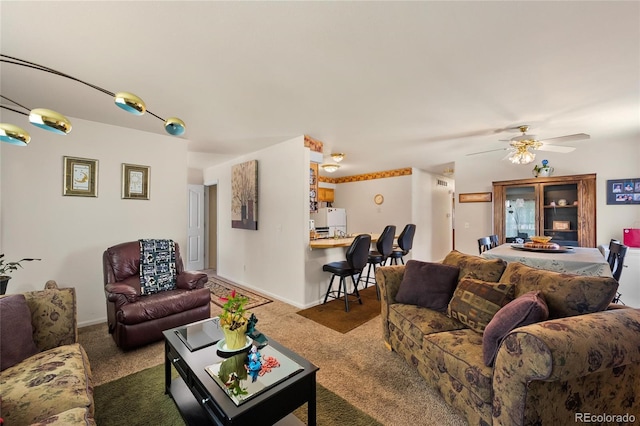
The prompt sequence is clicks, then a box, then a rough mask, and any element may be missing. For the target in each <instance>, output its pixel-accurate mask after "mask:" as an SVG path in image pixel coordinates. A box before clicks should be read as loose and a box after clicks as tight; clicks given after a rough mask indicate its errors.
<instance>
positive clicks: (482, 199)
mask: <svg viewBox="0 0 640 426" xmlns="http://www.w3.org/2000/svg"><path fill="white" fill-rule="evenodd" d="M491 196H492V193H491V192H469V193H467V194H460V195H459V196H458V200H459V201H460V202H461V203H490V202H491Z"/></svg>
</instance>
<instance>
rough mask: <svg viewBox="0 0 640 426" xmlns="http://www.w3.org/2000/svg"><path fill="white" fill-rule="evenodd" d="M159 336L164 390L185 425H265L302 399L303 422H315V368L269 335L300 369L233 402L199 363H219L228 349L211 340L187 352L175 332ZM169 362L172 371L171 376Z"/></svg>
mask: <svg viewBox="0 0 640 426" xmlns="http://www.w3.org/2000/svg"><path fill="white" fill-rule="evenodd" d="M163 334H164V339H165V393H167V394H169V395H171V397H172V398H173V400H174V401H175V403H176V405H177V406H178V409H179V410H180V413H181V414H182V417H183V418H184V420H185V421H186V422H187V424H189V425H207V424H215V425H256V424H262V425H270V424H274V423H276V422H278V421H279V420H280V419H283V418H284V417H286V416H287V415H289V414H290V413H291V412H293V411H294V410H295V409H296V408H298V407H300V406H301V405H303V404H304V403H307V404H308V423H307V424H308V425H315V424H316V371H318V367H316V366H315V365H313V364H311V363H310V362H309V361H307V360H306V359H304V358H302V357H301V356H300V355H298V354H296V353H295V352H293V351H291V350H289V349H287V348H285V347H284V346H282V345H280V344H279V343H278V342H275V341H274V340H273V339H269V345H270V346H272V347H273V348H275V349H276V350H277V351H279V352H280V353H282V354H283V355H285V356H286V357H288V358H289V359H291V360H293V361H294V362H296V363H297V364H299V365H300V366H301V367H302V368H303V370H302V371H300V372H298V373H296V374H295V375H293V376H291V377H289V378H287V379H285V380H283V381H282V382H280V383H278V384H276V385H274V386H272V387H270V388H268V389H266V390H265V391H263V392H261V393H259V394H257V395H256V396H254V397H252V398H251V399H249V400H247V401H245V402H243V403H242V404H240V405H236V404H235V403H234V402H233V401H232V400H231V398H230V397H229V396H228V395H227V394H226V392H225V391H224V390H223V389H222V388H221V387H220V385H218V383H216V382H215V381H214V380H213V379H212V378H211V376H210V375H209V373H207V372H206V371H205V367H207V366H209V365H211V364H213V363H216V362H220V361H222V360H224V359H225V357H226V356H228V354H223V353H219V352H218V350H217V348H216V345H211V346H207V347H204V348H202V349H198V350H195V351H193V352H192V351H190V350H189V348H187V346H186V345H185V343H184V342H183V341H182V339H180V338H179V337H178V335H177V334H176V329H171V330H166V331H164V332H163ZM171 366H173V367H174V368H175V369H176V371H177V372H178V374H179V376H180V377H178V378H176V379H173V380H172V378H171Z"/></svg>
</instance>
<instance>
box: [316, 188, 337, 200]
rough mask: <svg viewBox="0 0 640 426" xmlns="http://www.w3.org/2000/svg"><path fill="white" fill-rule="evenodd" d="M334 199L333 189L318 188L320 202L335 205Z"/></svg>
mask: <svg viewBox="0 0 640 426" xmlns="http://www.w3.org/2000/svg"><path fill="white" fill-rule="evenodd" d="M333 199H334V190H333V188H318V201H325V202H327V203H333Z"/></svg>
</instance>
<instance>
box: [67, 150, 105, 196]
mask: <svg viewBox="0 0 640 426" xmlns="http://www.w3.org/2000/svg"><path fill="white" fill-rule="evenodd" d="M62 161H63V168H64V173H63V178H64V183H63V191H62V195H70V196H77V197H97V196H98V160H92V159H90V158H77V157H67V156H64V157H62Z"/></svg>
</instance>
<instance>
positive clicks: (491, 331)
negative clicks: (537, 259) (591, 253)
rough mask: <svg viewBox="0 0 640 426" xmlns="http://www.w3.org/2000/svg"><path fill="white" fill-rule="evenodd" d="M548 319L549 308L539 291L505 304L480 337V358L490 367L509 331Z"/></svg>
mask: <svg viewBox="0 0 640 426" xmlns="http://www.w3.org/2000/svg"><path fill="white" fill-rule="evenodd" d="M548 317H549V308H548V307H547V304H546V302H545V301H544V297H543V296H542V293H541V292H540V291H530V292H528V293H525V294H523V295H522V296H520V297H518V298H516V299H515V300H513V301H511V302H509V303H507V304H506V305H505V306H504V307H503V308H502V309H500V310H499V311H498V312H496V314H495V315H494V316H493V318H492V319H491V321H489V324H487V327H486V328H485V329H484V333H483V335H482V357H483V360H484V364H485V365H486V366H489V367H490V366H492V365H493V361H494V360H495V357H496V354H497V352H498V348H499V347H500V343H502V340H504V338H505V336H506V335H507V334H509V333H510V332H511V330H513V329H515V328H518V327H522V326H525V325H529V324H534V323H536V322H540V321H544V320H546V319H547V318H548Z"/></svg>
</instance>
